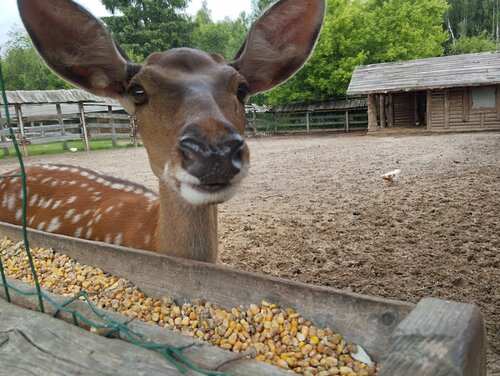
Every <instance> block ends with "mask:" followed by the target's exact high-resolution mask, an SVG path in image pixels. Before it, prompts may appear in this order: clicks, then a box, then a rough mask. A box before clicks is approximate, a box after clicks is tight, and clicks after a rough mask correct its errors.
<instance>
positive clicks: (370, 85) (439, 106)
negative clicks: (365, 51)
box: [347, 52, 500, 131]
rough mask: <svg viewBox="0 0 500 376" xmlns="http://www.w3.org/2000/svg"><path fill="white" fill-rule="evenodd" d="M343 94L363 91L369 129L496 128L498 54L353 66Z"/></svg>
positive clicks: (498, 119) (498, 121) (499, 102)
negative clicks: (394, 127) (386, 127)
mask: <svg viewBox="0 0 500 376" xmlns="http://www.w3.org/2000/svg"><path fill="white" fill-rule="evenodd" d="M347 94H348V95H368V130H369V131H376V130H377V129H379V128H384V127H385V126H408V125H424V124H425V125H426V127H427V130H430V131H462V130H491V129H500V52H485V53H476V54H467V55H454V56H444V57H436V58H428V59H421V60H412V61H405V62H397V63H383V64H372V65H366V66H361V67H357V68H356V70H355V71H354V74H353V76H352V79H351V83H350V85H349V88H348V90H347Z"/></svg>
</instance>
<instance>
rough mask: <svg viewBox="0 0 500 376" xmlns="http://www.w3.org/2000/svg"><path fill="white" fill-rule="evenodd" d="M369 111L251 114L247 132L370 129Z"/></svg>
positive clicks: (248, 119)
mask: <svg viewBox="0 0 500 376" xmlns="http://www.w3.org/2000/svg"><path fill="white" fill-rule="evenodd" d="M367 127H368V115H367V113H366V110H359V109H356V110H344V111H319V112H316V111H314V112H264V113H262V112H257V111H255V110H253V111H252V110H250V111H248V112H247V131H248V132H249V133H251V134H253V135H258V134H264V135H270V134H273V135H276V134H290V133H308V134H310V133H314V132H331V131H336V132H350V131H354V130H366V129H367Z"/></svg>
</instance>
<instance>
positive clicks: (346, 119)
mask: <svg viewBox="0 0 500 376" xmlns="http://www.w3.org/2000/svg"><path fill="white" fill-rule="evenodd" d="M345 131H346V132H349V110H345Z"/></svg>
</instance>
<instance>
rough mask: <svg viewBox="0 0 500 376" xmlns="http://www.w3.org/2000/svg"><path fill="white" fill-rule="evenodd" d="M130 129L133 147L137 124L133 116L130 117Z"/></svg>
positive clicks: (135, 142)
mask: <svg viewBox="0 0 500 376" xmlns="http://www.w3.org/2000/svg"><path fill="white" fill-rule="evenodd" d="M130 129H131V131H132V141H133V143H134V148H137V124H136V123H135V119H134V117H133V116H131V117H130Z"/></svg>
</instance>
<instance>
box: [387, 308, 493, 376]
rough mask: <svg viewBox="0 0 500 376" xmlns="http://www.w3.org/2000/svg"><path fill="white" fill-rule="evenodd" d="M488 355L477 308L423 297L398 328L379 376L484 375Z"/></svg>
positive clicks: (392, 337) (481, 321) (481, 320)
mask: <svg viewBox="0 0 500 376" xmlns="http://www.w3.org/2000/svg"><path fill="white" fill-rule="evenodd" d="M457 323H460V324H459V325H457ZM459 338H463V339H466V343H464V342H462V341H460V340H459ZM485 355H486V334H485V332H484V326H483V319H482V317H481V312H480V311H479V308H478V307H477V306H475V305H473V304H464V303H457V302H450V301H443V300H438V299H434V298H424V299H422V300H421V301H420V302H419V303H418V304H417V306H416V308H415V309H414V310H413V311H412V312H411V313H410V314H409V315H408V316H407V317H406V318H405V319H404V320H403V322H401V324H399V326H398V327H397V328H395V330H394V333H393V335H392V336H391V341H390V345H389V349H388V351H387V354H386V356H385V358H384V359H383V361H382V362H381V364H380V373H379V375H380V376H390V375H408V374H411V375H457V376H459V375H468V376H469V375H470V376H472V375H474V376H484V375H485V374H486V372H485V368H486V367H485V366H486V356H485ZM408 372H409V373H408Z"/></svg>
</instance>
